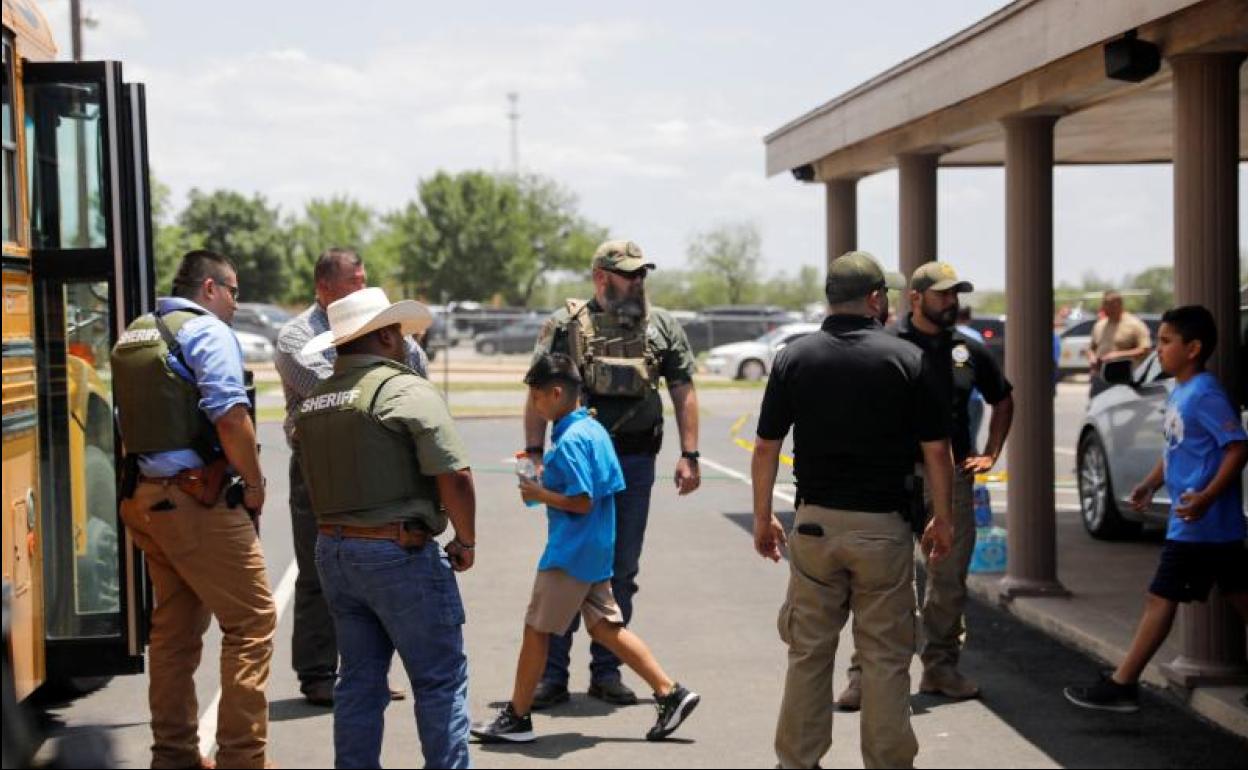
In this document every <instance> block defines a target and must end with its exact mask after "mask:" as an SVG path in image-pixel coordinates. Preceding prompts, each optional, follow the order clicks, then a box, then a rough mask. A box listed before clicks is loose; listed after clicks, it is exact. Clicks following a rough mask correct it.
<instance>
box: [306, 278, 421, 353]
mask: <svg viewBox="0 0 1248 770" xmlns="http://www.w3.org/2000/svg"><path fill="white" fill-rule="evenodd" d="M328 313H329V331H327V332H325V333H323V334H318V335H316V336H315V337H313V338H312V339H311V340H309V341H308V344H306V345H304V346H303V351H302V352H303V355H305V356H310V355H314V354H316V353H321V352H324V351H326V350H328V349H330V348H331V347H335V346H337V345H342V344H344V343H347V342H350V341H351V340H354V339H358V338H359V337H363V336H364V335H365V334H368V333H369V332H375V331H377V330H378V329H384V328H386V327H387V326H393V325H394V324H399V325H400V326H401V327H402V332H403V335H404V336H406V335H408V334H419V333H420V332H423V331H424V330H425V329H428V328H429V325H430V324H431V323H433V315H432V314H431V313H430V312H429V308H427V307H425V306H424V305H422V304H420V303H419V302H416V301H415V300H410V299H405V300H401V301H399V302H395V303H394V304H393V305H392V304H390V300H389V298H387V297H386V292H385V290H384V289H381V288H378V287H375V286H374V287H370V288H367V289H360V290H359V291H357V292H352V293H351V294H348V295H347V296H345V297H343V298H342V299H340V300H338V301H337V302H331V303H330V305H329V308H328Z"/></svg>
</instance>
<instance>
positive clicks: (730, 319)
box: [681, 305, 801, 353]
mask: <svg viewBox="0 0 1248 770" xmlns="http://www.w3.org/2000/svg"><path fill="white" fill-rule="evenodd" d="M795 320H801V319H800V318H797V319H795V318H793V317H791V314H790V313H789V311H787V310H785V309H784V308H781V307H776V306H774V305H718V306H715V307H708V308H706V309H705V310H703V311H702V312H701V313H699V314H698V315H697V317H695V318H694V319H693V320H691V321H687V322H682V323H681V326H682V327H683V328H684V330H685V336H687V337H688V338H689V346H690V347H691V348H693V352H694V353H701V352H703V351H706V350H710V349H711V348H713V347H716V346H719V345H727V344H729V343H732V342H744V341H747V340H755V339H758V338H759V337H761V336H762V335H764V334H766V333H767V332H770V331H773V330H774V329H775V328H776V327H778V326H783V325H785V324H788V323H792V322H793V321H795Z"/></svg>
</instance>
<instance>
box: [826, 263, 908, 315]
mask: <svg viewBox="0 0 1248 770" xmlns="http://www.w3.org/2000/svg"><path fill="white" fill-rule="evenodd" d="M905 286H906V279H905V278H903V277H902V276H901V274H900V273H893V272H888V271H885V270H884V268H882V267H880V263H879V262H878V261H877V260H876V258H875V257H873V256H871V255H870V254H868V253H867V252H865V251H849V252H846V253H844V254H842V255H841V256H839V257H837V258H836V259H834V260H832V264H830V265H828V280H827V283H826V284H825V286H824V290H825V291H826V293H827V295H828V302H831V303H834V304H835V303H838V302H852V301H853V300H856V299H862V298H863V297H866V296H867V295H868V294H870V293H871V292H873V291H876V290H877V289H884V288H888V289H894V290H898V289H904V288H905Z"/></svg>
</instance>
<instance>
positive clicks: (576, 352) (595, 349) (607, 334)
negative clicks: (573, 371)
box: [568, 299, 659, 398]
mask: <svg viewBox="0 0 1248 770" xmlns="http://www.w3.org/2000/svg"><path fill="white" fill-rule="evenodd" d="M568 315H569V324H568V326H569V328H568V355H569V356H570V357H571V358H572V360H573V361H574V362H576V365H577V367H578V368H579V369H580V370H581V377H582V378H583V379H584V381H585V390H586V391H587V392H588V393H589V394H590V395H591V396H612V397H623V398H645V397H646V396H647V395H649V394H650V392H651V391H654V390H656V389H657V388H658V385H659V362H658V361H657V360H656V359H655V357H654V354H653V353H652V352H651V351H650V346H649V344H647V339H646V330H647V326H648V323H649V319H648V318H643V319H642V320H641V323H639V324H636V325H631V326H626V325H624V324H622V323H620V322H619V321H618V320H616V316H615V315H614V314H611V313H604V312H594V311H593V310H592V309H591V308H590V306H589V304H588V303H587V302H584V301H582V300H571V299H570V300H568Z"/></svg>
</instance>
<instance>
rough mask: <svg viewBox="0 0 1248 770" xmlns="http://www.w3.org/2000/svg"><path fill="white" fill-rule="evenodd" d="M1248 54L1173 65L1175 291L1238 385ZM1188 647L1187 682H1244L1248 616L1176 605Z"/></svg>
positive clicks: (1183, 669)
mask: <svg viewBox="0 0 1248 770" xmlns="http://www.w3.org/2000/svg"><path fill="white" fill-rule="evenodd" d="M1243 60H1244V55H1243V54H1242V53H1209V54H1191V55H1184V56H1177V57H1175V58H1173V59H1171V60H1170V64H1171V66H1172V67H1173V69H1174V299H1175V303H1176V304H1181V305H1188V304H1200V305H1204V306H1205V307H1207V308H1209V309H1210V310H1211V311H1212V312H1213V316H1214V318H1215V319H1217V322H1218V338H1219V340H1218V347H1217V350H1215V351H1214V355H1213V358H1212V359H1211V360H1210V361H1209V368H1210V370H1211V371H1213V372H1214V374H1216V375H1217V376H1218V378H1219V379H1220V380H1221V381H1222V383H1223V384H1224V385H1225V386H1226V388H1227V390H1228V392H1230V393H1236V392H1238V390H1237V387H1238V383H1239V382H1240V378H1241V377H1244V376H1246V375H1248V373H1246V372H1244V371H1243V366H1244V362H1243V361H1241V360H1240V359H1239V355H1238V346H1237V344H1236V343H1237V341H1238V339H1239V291H1238V287H1239V254H1238V246H1239V233H1238V230H1239V222H1238V214H1237V212H1238V186H1237V175H1238V158H1239V101H1238V100H1239V69H1240V64H1241V63H1242V62H1243ZM1179 617H1180V624H1181V627H1182V629H1183V653H1182V654H1181V655H1180V656H1179V657H1178V658H1176V659H1175V660H1174V661H1172V662H1171V663H1170V664H1169V665H1167V666H1164V667H1163V670H1165V672H1166V675H1167V676H1168V677H1169V678H1170V679H1171V680H1172V681H1174V682H1175V683H1176V684H1179V685H1180V686H1183V687H1194V686H1196V685H1197V684H1215V683H1235V682H1242V681H1248V664H1246V663H1245V655H1244V624H1243V621H1242V620H1240V619H1239V617H1238V615H1236V614H1235V612H1234V610H1232V609H1231V608H1230V607H1229V606H1228V605H1227V604H1226V602H1224V601H1222V599H1221V598H1220V597H1218V596H1217V595H1216V592H1215V595H1214V596H1213V597H1211V598H1210V601H1209V603H1208V604H1189V605H1185V606H1184V607H1183V609H1182V610H1181V612H1180V616H1179Z"/></svg>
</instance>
